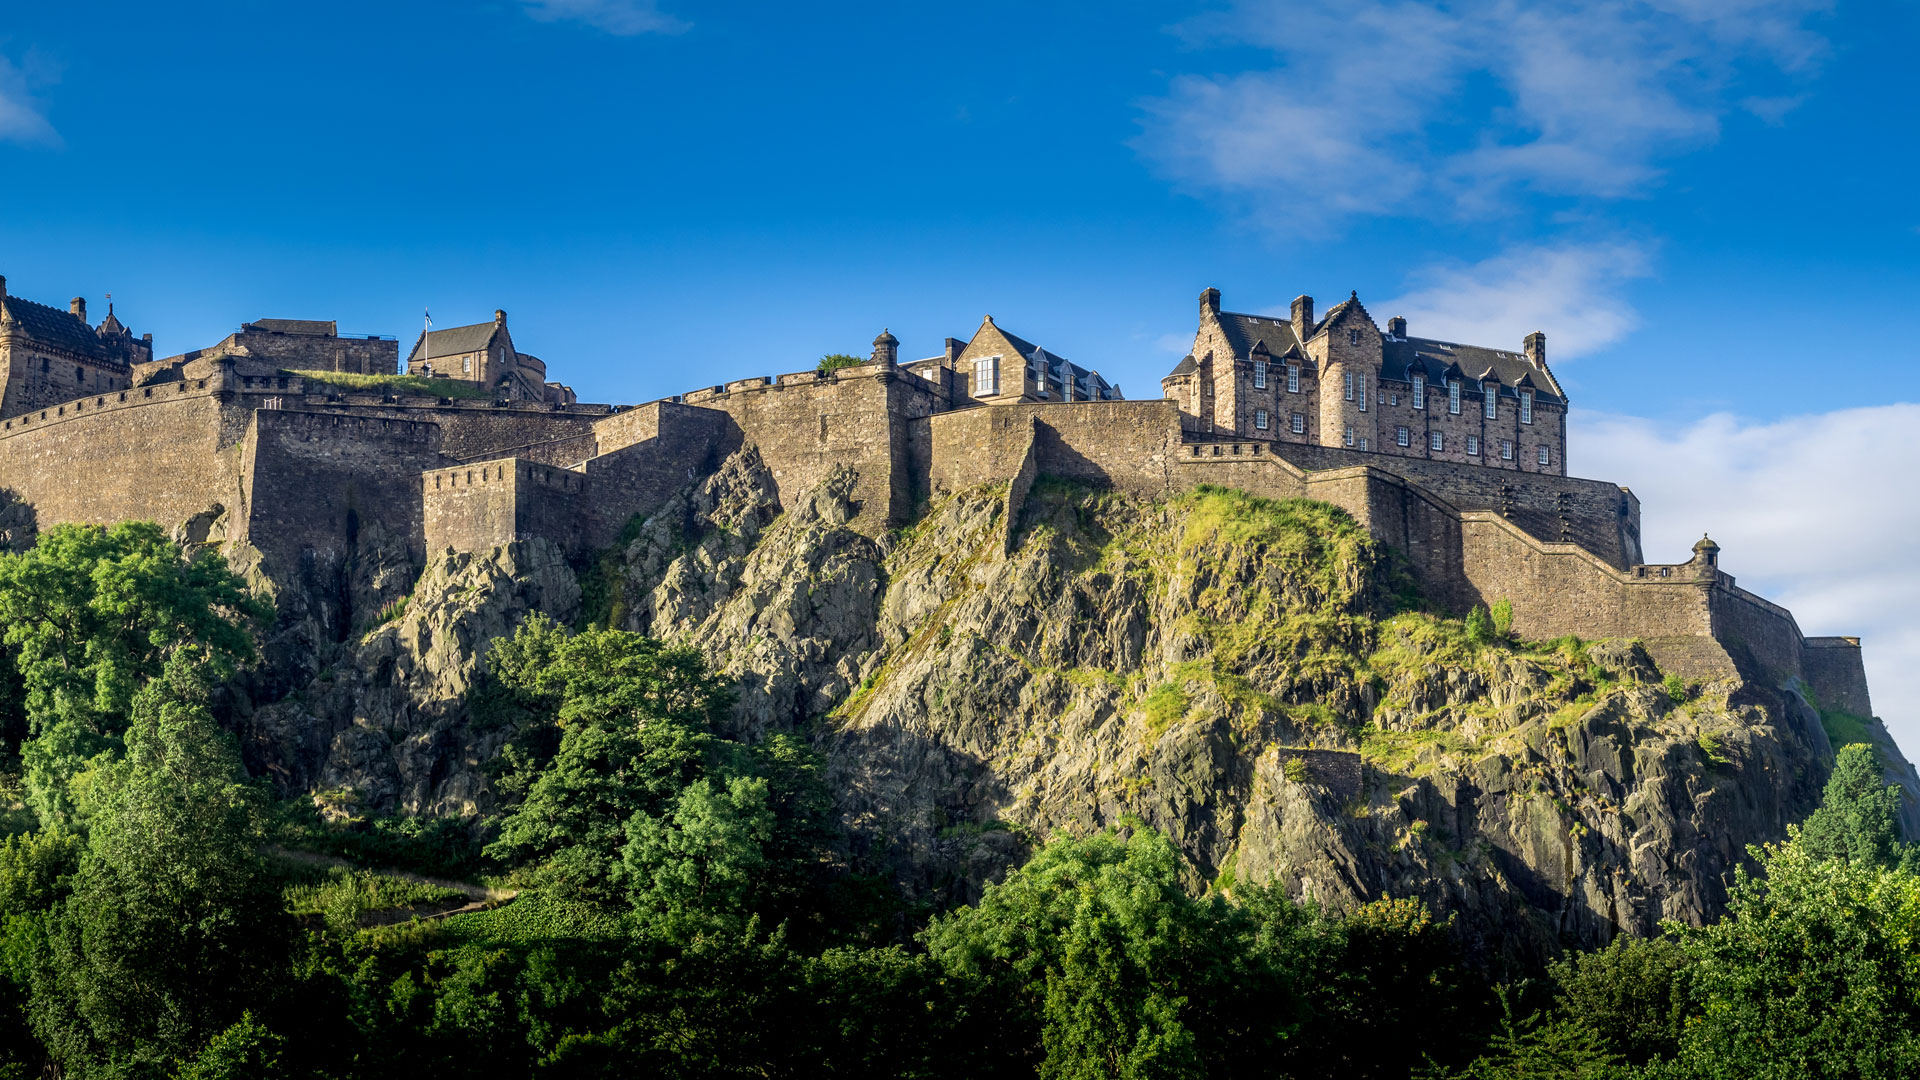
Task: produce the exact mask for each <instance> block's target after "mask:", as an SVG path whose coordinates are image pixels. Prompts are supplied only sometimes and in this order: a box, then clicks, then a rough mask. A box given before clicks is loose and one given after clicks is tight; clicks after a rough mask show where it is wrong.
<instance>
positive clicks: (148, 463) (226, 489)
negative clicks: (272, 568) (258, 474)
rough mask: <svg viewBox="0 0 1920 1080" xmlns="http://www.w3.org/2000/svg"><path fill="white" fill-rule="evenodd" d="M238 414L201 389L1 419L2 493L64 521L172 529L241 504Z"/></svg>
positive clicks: (161, 390)
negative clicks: (5, 490) (11, 493)
mask: <svg viewBox="0 0 1920 1080" xmlns="http://www.w3.org/2000/svg"><path fill="white" fill-rule="evenodd" d="M245 422H246V414H245V412H244V410H242V409H240V408H237V407H234V406H232V405H229V404H226V403H223V402H222V401H221V400H220V399H219V398H218V397H217V396H215V395H214V394H213V393H210V392H208V391H207V390H206V389H204V388H203V387H202V386H196V385H194V384H191V383H174V384H171V385H169V386H164V387H158V388H155V387H144V388H140V389H132V390H124V391H115V392H113V393H111V394H102V395H98V396H95V397H87V398H81V399H78V400H76V401H70V402H67V403H66V404H64V405H57V406H53V407H50V408H47V409H36V410H34V411H33V412H31V413H26V414H24V415H21V416H16V417H14V418H12V419H10V420H6V421H4V422H0V487H6V488H10V489H12V490H13V491H14V492H15V493H17V494H18V495H19V496H20V498H22V499H23V500H25V501H26V502H28V503H31V504H32V505H33V507H34V511H35V515H36V518H37V521H38V523H39V526H40V528H43V529H44V528H47V527H49V526H52V525H57V524H62V523H66V522H79V523H86V524H95V525H111V524H114V523H116V522H121V521H131V520H141V521H157V522H159V523H161V524H163V525H174V524H178V523H180V522H183V521H185V520H186V519H187V518H189V517H192V516H193V515H194V514H197V513H200V512H201V511H204V510H206V509H208V508H209V507H211V506H213V505H214V504H216V503H218V504H220V505H222V506H225V507H228V508H233V507H235V506H236V505H237V504H238V503H239V502H240V500H241V486H240V476H241V468H240V457H241V451H240V449H239V447H238V441H239V434H240V432H241V431H243V430H244V426H245Z"/></svg>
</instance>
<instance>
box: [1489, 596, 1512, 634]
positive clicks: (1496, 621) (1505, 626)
mask: <svg viewBox="0 0 1920 1080" xmlns="http://www.w3.org/2000/svg"><path fill="white" fill-rule="evenodd" d="M1492 614H1493V636H1494V637H1496V638H1498V639H1500V640H1502V641H1505V640H1506V639H1507V638H1509V637H1512V636H1513V601H1511V600H1509V599H1507V598H1506V597H1504V596H1503V597H1501V598H1500V599H1498V600H1495V601H1494V602H1493V613H1492Z"/></svg>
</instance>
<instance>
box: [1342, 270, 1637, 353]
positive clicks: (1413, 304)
mask: <svg viewBox="0 0 1920 1080" xmlns="http://www.w3.org/2000/svg"><path fill="white" fill-rule="evenodd" d="M1649 262H1650V260H1649V258H1648V255H1647V252H1646V250H1645V249H1644V248H1642V247H1641V246H1639V245H1637V244H1631V243H1625V242H1605V243H1595V244H1571V243H1569V244H1558V245H1544V246H1529V247H1521V248H1515V249H1510V250H1508V251H1506V252H1503V253H1502V254H1500V255H1497V256H1494V257H1493V258H1490V259H1486V260H1484V261H1482V262H1478V263H1472V264H1461V263H1442V264H1436V265H1433V266H1428V267H1426V268H1424V269H1422V270H1418V271H1415V272H1414V274H1413V275H1412V276H1411V278H1410V281H1409V284H1410V285H1412V289H1411V291H1409V292H1408V293H1407V294H1405V295H1404V296H1399V297H1395V298H1393V299H1390V300H1387V301H1385V302H1384V303H1381V304H1378V305H1374V304H1369V305H1368V307H1370V308H1372V309H1373V310H1374V311H1375V312H1376V313H1378V314H1380V315H1381V316H1382V317H1384V316H1387V315H1404V316H1406V318H1407V325H1408V328H1409V332H1410V333H1412V334H1414V335H1415V336H1417V337H1432V338H1439V339H1441V340H1444V341H1471V342H1476V343H1479V344H1483V345H1492V346H1494V347H1496V348H1506V349H1515V350H1517V349H1519V348H1520V342H1521V340H1522V339H1523V338H1525V337H1526V336H1527V335H1528V334H1530V333H1532V332H1533V331H1535V330H1543V331H1546V332H1547V334H1548V339H1547V344H1548V353H1547V355H1548V356H1549V357H1550V358H1551V359H1552V360H1553V361H1560V360H1568V359H1573V358H1576V357H1579V356H1582V355H1585V354H1587V353H1590V352H1593V351H1595V350H1598V349H1601V348H1604V347H1606V346H1608V345H1611V344H1613V343H1614V342H1616V341H1619V340H1620V339H1622V338H1624V337H1626V335H1627V334H1628V333H1630V332H1632V330H1633V329H1634V327H1635V326H1637V325H1638V323H1639V320H1638V317H1637V316H1636V315H1635V314H1634V311H1633V308H1632V306H1631V305H1630V304H1628V303H1627V300H1626V297H1625V296H1624V295H1623V294H1622V292H1623V288H1624V286H1625V284H1626V282H1627V281H1629V280H1631V279H1633V278H1637V277H1644V276H1645V275H1646V274H1647V273H1648V267H1649Z"/></svg>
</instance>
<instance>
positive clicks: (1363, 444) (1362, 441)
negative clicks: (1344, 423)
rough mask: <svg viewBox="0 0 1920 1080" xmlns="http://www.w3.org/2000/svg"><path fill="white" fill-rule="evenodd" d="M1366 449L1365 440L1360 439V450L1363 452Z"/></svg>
mask: <svg viewBox="0 0 1920 1080" xmlns="http://www.w3.org/2000/svg"><path fill="white" fill-rule="evenodd" d="M1366 448H1367V440H1365V439H1361V440H1360V449H1362V450H1365V449H1366Z"/></svg>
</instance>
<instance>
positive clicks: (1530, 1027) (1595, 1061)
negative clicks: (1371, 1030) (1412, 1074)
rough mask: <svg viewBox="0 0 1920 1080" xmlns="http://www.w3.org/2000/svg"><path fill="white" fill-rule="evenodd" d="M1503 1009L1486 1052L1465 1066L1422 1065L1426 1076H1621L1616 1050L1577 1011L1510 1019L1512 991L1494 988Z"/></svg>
mask: <svg viewBox="0 0 1920 1080" xmlns="http://www.w3.org/2000/svg"><path fill="white" fill-rule="evenodd" d="M1499 997H1500V1006H1501V1009H1502V1011H1503V1013H1504V1015H1503V1016H1502V1018H1501V1022H1500V1027H1499V1030H1497V1031H1495V1032H1494V1033H1493V1036H1492V1037H1491V1038H1489V1039H1488V1040H1487V1047H1486V1052H1485V1053H1483V1054H1481V1055H1480V1056H1479V1057H1476V1058H1475V1059H1474V1060H1473V1062H1472V1063H1471V1064H1469V1065H1467V1066H1466V1067H1465V1068H1464V1069H1460V1070H1459V1071H1456V1072H1448V1071H1446V1070H1444V1069H1427V1070H1423V1071H1422V1072H1421V1073H1419V1074H1418V1075H1421V1076H1423V1077H1425V1078H1426V1080H1626V1077H1627V1076H1628V1075H1629V1072H1628V1070H1626V1069H1624V1068H1622V1067H1621V1063H1620V1055H1618V1054H1616V1053H1614V1052H1613V1051H1611V1050H1609V1049H1608V1048H1607V1046H1606V1042H1605V1040H1604V1039H1603V1038H1602V1036H1601V1035H1600V1033H1599V1032H1598V1031H1596V1030H1594V1029H1593V1028H1592V1027H1590V1026H1588V1025H1587V1024H1585V1023H1584V1022H1582V1021H1581V1020H1580V1019H1578V1018H1576V1017H1563V1018H1558V1019H1555V1018H1553V1017H1550V1016H1549V1015H1548V1014H1546V1013H1544V1012H1534V1013H1530V1014H1528V1015H1527V1016H1526V1017H1524V1018H1522V1019H1519V1020H1515V1019H1514V1008H1513V1000H1512V998H1513V994H1512V993H1511V992H1509V991H1508V990H1506V989H1502V990H1501V991H1500V994H1499Z"/></svg>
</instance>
